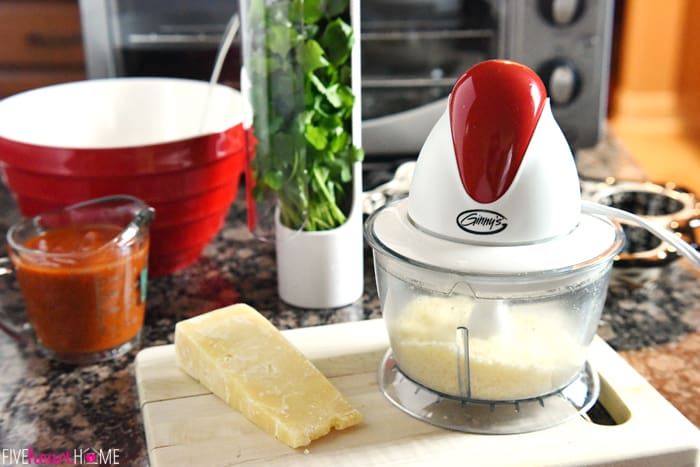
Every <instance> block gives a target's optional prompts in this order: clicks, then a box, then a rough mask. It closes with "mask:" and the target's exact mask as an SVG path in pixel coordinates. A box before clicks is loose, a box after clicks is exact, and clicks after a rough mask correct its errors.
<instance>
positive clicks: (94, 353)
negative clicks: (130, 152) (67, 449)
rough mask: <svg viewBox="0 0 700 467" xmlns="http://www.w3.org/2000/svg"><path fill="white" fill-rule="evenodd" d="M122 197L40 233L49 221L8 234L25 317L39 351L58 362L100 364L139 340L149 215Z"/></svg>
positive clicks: (62, 218)
mask: <svg viewBox="0 0 700 467" xmlns="http://www.w3.org/2000/svg"><path fill="white" fill-rule="evenodd" d="M114 198H115V197H110V198H109V199H110V200H112V201H111V202H113V199H114ZM124 198H126V200H125V201H124V200H122V201H118V202H117V204H115V205H111V206H108V207H105V206H102V207H103V208H104V209H92V210H87V212H82V213H81V212H77V211H70V208H67V209H69V211H67V212H68V213H70V215H62V216H57V219H58V221H51V222H49V221H46V222H44V224H47V225H44V226H43V227H40V228H36V226H37V225H39V226H40V225H41V224H42V222H41V221H42V220H46V219H45V218H46V216H47V215H41V216H37V217H36V218H35V219H38V221H37V222H28V221H25V223H24V224H22V225H21V226H20V227H13V228H11V229H10V231H9V232H8V240H9V241H8V244H9V245H10V258H11V259H12V262H13V264H14V269H15V272H16V274H17V279H18V282H19V285H20V289H21V290H22V295H23V297H24V302H25V305H26V311H27V317H28V319H29V322H30V323H31V325H32V327H33V328H34V331H35V333H36V336H37V338H38V340H39V344H40V346H41V347H42V348H43V349H44V350H45V351H47V352H48V353H49V354H50V355H52V356H54V357H56V358H58V359H59V360H63V361H68V362H75V363H85V362H91V361H99V360H104V359H106V358H111V357H114V356H116V355H117V354H121V353H124V352H125V351H127V350H128V349H130V348H132V347H133V346H134V345H135V343H136V342H137V341H138V338H139V336H140V332H141V328H142V327H143V321H144V312H145V305H146V285H147V278H148V249H149V236H148V225H149V224H150V221H151V219H152V216H153V210H152V209H151V208H149V207H148V206H146V205H144V204H136V206H135V207H134V206H129V205H128V203H137V202H138V203H140V201H139V200H136V199H135V198H131V197H124ZM98 201H100V200H98ZM111 202H110V203H111ZM110 203H108V204H110ZM124 203H126V204H124ZM88 206H89V207H92V208H95V205H94V204H92V205H88ZM97 207H98V208H99V207H100V206H97ZM110 208H114V211H115V213H116V215H115V216H112V214H115V213H113V212H111V211H110ZM137 208H138V209H137ZM132 211H133V213H132ZM52 215H53V214H52ZM112 217H113V218H112ZM30 221H31V220H30Z"/></svg>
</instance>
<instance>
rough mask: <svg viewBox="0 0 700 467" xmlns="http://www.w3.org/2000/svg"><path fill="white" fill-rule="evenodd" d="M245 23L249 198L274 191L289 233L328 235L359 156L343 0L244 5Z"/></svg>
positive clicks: (256, 0) (347, 204)
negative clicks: (251, 150) (251, 148)
mask: <svg viewBox="0 0 700 467" xmlns="http://www.w3.org/2000/svg"><path fill="white" fill-rule="evenodd" d="M246 17H247V24H246V26H245V28H246V30H245V31H244V34H246V35H247V37H249V41H248V45H247V46H246V45H245V44H244V47H249V49H247V50H246V49H245V48H244V54H246V56H247V57H249V60H247V63H246V67H247V68H248V70H247V72H248V73H249V77H250V82H251V104H252V106H253V115H254V116H253V129H254V132H255V137H256V139H257V145H256V149H255V157H254V159H253V162H252V168H253V172H254V177H255V183H256V184H255V188H254V190H253V194H254V196H255V198H256V199H258V200H260V199H262V198H263V195H264V193H266V192H267V191H268V190H273V191H274V192H276V193H277V197H278V201H279V210H280V216H281V218H280V220H281V222H282V224H284V225H286V226H287V227H289V228H292V229H299V228H303V229H304V230H311V231H313V230H328V229H332V228H335V227H337V226H339V225H341V224H343V223H344V222H345V221H346V219H347V215H348V214H349V210H350V209H351V204H352V197H353V193H352V177H353V172H352V166H353V163H355V162H357V161H360V160H362V158H363V156H364V154H363V152H362V150H361V149H360V148H357V147H355V146H354V145H353V141H352V136H351V131H352V125H351V121H352V110H353V105H354V102H355V97H354V95H353V92H352V88H351V68H350V53H351V51H352V45H353V40H354V38H353V30H352V27H351V26H350V25H349V24H348V23H349V19H350V13H349V0H250V2H249V3H248V11H247V12H246ZM244 24H245V23H244Z"/></svg>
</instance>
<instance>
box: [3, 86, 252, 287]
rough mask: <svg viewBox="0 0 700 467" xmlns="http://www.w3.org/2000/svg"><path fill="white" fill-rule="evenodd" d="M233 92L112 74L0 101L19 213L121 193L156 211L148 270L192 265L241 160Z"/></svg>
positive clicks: (239, 113) (221, 213)
mask: <svg viewBox="0 0 700 467" xmlns="http://www.w3.org/2000/svg"><path fill="white" fill-rule="evenodd" d="M244 115H245V112H244V105H243V99H242V98H241V96H240V93H239V92H238V91H236V90H234V89H231V88H229V87H226V86H222V85H215V86H213V87H210V86H209V84H208V83H206V82H202V81H193V80H185V79H175V78H115V79H104V80H90V81H79V82H74V83H67V84H60V85H55V86H49V87H46V88H40V89H36V90H32V91H28V92H24V93H21V94H17V95H15V96H12V97H9V98H6V99H4V100H2V101H0V171H1V173H2V178H3V181H4V183H5V184H6V185H7V186H8V188H9V189H10V190H11V191H12V193H13V196H14V198H15V200H16V202H17V204H18V206H19V208H20V210H21V212H22V213H23V214H24V215H26V216H30V215H34V214H37V213H40V212H44V211H46V210H50V209H53V208H55V207H60V206H66V205H68V204H72V203H75V202H79V201H83V200H87V199H91V198H95V197H99V196H104V195H109V194H116V193H125V194H130V195H133V196H136V197H138V198H141V199H143V200H144V201H145V202H146V203H148V204H150V205H151V206H153V207H154V208H155V209H156V218H155V221H154V223H153V224H152V226H151V258H150V270H151V273H152V275H161V274H166V273H170V272H173V271H176V270H178V269H182V268H184V267H186V266H188V265H189V264H191V263H192V262H194V261H195V260H196V259H197V258H198V257H199V255H200V254H201V251H202V250H203V249H204V247H205V246H206V245H207V244H208V243H209V242H210V241H211V239H212V238H213V237H214V236H215V235H216V233H217V232H218V231H219V230H220V229H221V226H222V225H223V222H224V220H225V218H226V215H227V213H228V210H229V208H230V205H231V203H232V202H233V200H234V199H235V197H236V192H237V189H238V183H239V179H240V175H241V173H242V171H243V169H244V165H245V161H246V152H245V149H246V133H245V131H244V129H243V117H244Z"/></svg>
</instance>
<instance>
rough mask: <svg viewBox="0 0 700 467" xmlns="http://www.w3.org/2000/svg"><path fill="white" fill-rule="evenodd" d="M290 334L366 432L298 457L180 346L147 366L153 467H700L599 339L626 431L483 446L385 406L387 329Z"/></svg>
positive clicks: (333, 439)
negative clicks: (186, 367)
mask: <svg viewBox="0 0 700 467" xmlns="http://www.w3.org/2000/svg"><path fill="white" fill-rule="evenodd" d="M284 335H285V336H286V337H287V338H288V339H289V340H290V341H291V342H292V343H293V344H294V345H295V346H297V347H298V348H299V349H300V350H301V351H302V352H303V353H304V354H305V355H306V356H307V357H308V358H310V359H311V360H312V361H313V362H314V364H316V366H317V367H318V368H319V369H320V370H321V371H322V372H323V373H324V374H325V375H326V376H328V377H329V379H330V380H331V381H332V382H333V384H334V385H335V386H336V387H337V388H338V389H339V390H340V392H341V393H343V394H344V395H345V396H346V398H347V399H348V400H349V401H350V402H351V403H352V404H353V405H354V406H355V407H356V408H357V409H358V410H360V412H362V414H363V417H364V421H363V422H362V424H360V425H358V426H356V427H353V428H350V429H347V430H343V431H339V432H332V433H331V434H329V435H328V436H325V437H324V438H321V439H319V440H316V441H314V442H312V443H311V445H309V446H308V447H307V448H299V449H291V448H289V447H287V446H286V445H284V444H282V443H281V442H279V441H277V440H276V439H274V438H273V437H271V436H270V435H268V434H266V433H265V432H263V431H261V430H260V429H258V428H257V427H256V426H255V425H253V424H252V423H250V422H249V421H248V420H246V419H245V418H244V417H243V416H242V415H240V414H239V413H237V412H236V411H235V410H233V409H231V408H230V407H229V406H227V405H226V404H225V403H224V402H222V401H221V400H220V399H218V398H217V397H216V396H214V395H213V394H211V393H210V392H209V391H208V390H207V389H206V388H204V387H203V386H201V385H200V384H199V383H197V382H196V381H195V380H193V379H192V378H190V377H189V376H187V375H186V374H185V373H184V372H182V371H181V370H180V369H179V368H178V367H177V365H176V362H175V349H174V346H172V345H167V346H159V347H151V348H147V349H145V350H142V351H141V352H139V354H138V355H137V357H136V364H135V368H136V370H135V371H136V382H137V387H138V394H139V399H140V405H141V410H142V413H143V422H144V426H145V432H146V444H147V449H148V455H149V459H150V463H151V465H152V466H153V467H160V466H163V467H165V466H168V467H171V466H178V465H183V466H184V465H187V466H198V465H201V466H229V465H239V464H244V465H265V466H276V465H284V466H292V465H304V466H307V465H319V466H329V465H330V466H333V467H340V466H345V465H348V466H349V465H358V466H370V465H431V466H432V465H434V466H442V465H460V466H465V465H475V466H476V465H478V466H483V465H499V466H501V465H518V466H522V465H537V466H544V465H554V464H556V465H582V464H585V465H593V464H606V465H615V464H617V465H622V464H624V465H625V466H628V465H674V466H676V465H678V466H680V465H691V466H692V465H700V455H699V451H700V435H699V434H698V430H697V429H696V428H695V427H694V426H693V425H692V424H691V423H690V422H689V421H688V420H687V419H685V418H684V417H683V416H682V415H681V414H680V413H679V412H678V411H677V410H676V409H675V408H674V407H672V406H671V405H670V404H669V403H668V402H667V401H666V400H665V399H663V397H661V396H660V395H659V394H658V393H657V392H656V391H655V390H654V389H653V388H652V387H651V386H650V385H649V384H648V383H647V382H646V381H645V380H644V379H643V378H642V377H641V376H640V375H639V374H638V373H636V372H635V371H634V370H633V369H632V368H631V367H630V366H629V365H628V364H627V363H626V362H625V361H624V360H622V358H621V357H620V356H618V355H617V354H616V353H615V352H614V351H613V350H612V349H611V348H610V347H609V346H608V345H607V344H605V343H604V342H603V341H602V340H601V339H599V338H596V339H595V341H594V343H593V345H592V347H591V354H590V362H591V364H592V366H593V368H594V369H596V370H597V371H598V372H599V374H600V376H601V386H602V391H601V402H602V403H603V405H604V406H605V407H606V409H607V410H608V411H609V412H610V413H611V414H612V415H613V417H614V418H615V419H616V421H618V422H622V423H621V424H619V425H615V426H601V425H596V424H593V423H591V422H588V421H586V420H584V419H583V418H576V419H574V420H571V421H569V422H566V423H564V424H562V425H559V426H557V427H554V428H550V429H547V430H541V431H537V432H533V433H526V434H520V435H476V434H467V433H459V432H452V431H448V430H444V429H441V428H437V427H434V426H432V425H429V424H427V423H423V422H421V421H418V420H415V419H413V418H412V417H410V416H408V415H406V414H404V413H403V412H401V411H400V410H399V409H397V408H396V407H394V406H393V405H391V404H390V403H389V402H388V401H387V400H386V399H385V398H384V396H383V395H382V394H381V393H380V391H379V389H378V387H377V383H376V375H377V369H378V367H379V363H380V360H381V357H382V356H383V355H384V353H385V351H386V349H387V348H388V338H387V335H386V331H385V328H384V322H383V321H382V320H381V319H379V320H369V321H359V322H352V323H343V324H334V325H328V326H319V327H311V328H300V329H294V330H289V331H284Z"/></svg>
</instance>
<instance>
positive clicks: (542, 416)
mask: <svg viewBox="0 0 700 467" xmlns="http://www.w3.org/2000/svg"><path fill="white" fill-rule="evenodd" d="M581 206H582V202H581V193H580V187H579V179H578V174H577V171H576V166H575V162H574V157H573V155H572V153H571V150H570V148H569V145H568V144H567V141H566V139H565V137H564V135H563V133H562V131H561V129H560V128H559V126H558V125H557V123H556V121H555V120H554V117H553V115H552V112H551V107H550V103H549V100H548V98H547V94H546V90H545V87H544V85H543V83H542V81H541V80H540V78H539V77H538V76H537V74H535V73H534V72H533V71H532V70H530V69H529V68H527V67H525V66H524V65H521V64H518V63H515V62H512V61H507V60H489V61H485V62H481V63H479V64H477V65H475V66H474V67H472V68H470V69H469V70H467V72H466V73H464V74H463V75H462V76H461V77H460V78H459V79H458V81H457V82H456V84H455V85H454V88H453V91H452V94H451V96H450V99H449V102H448V104H447V108H446V109H445V112H444V113H443V115H442V116H441V118H440V119H439V120H438V122H437V123H436V124H435V126H434V128H433V129H432V131H431V132H430V134H429V136H428V138H427V139H426V141H425V143H424V145H423V148H422V150H421V152H420V154H419V157H418V160H417V163H416V166H415V171H414V174H413V178H412V182H411V187H410V190H409V194H408V196H407V197H405V198H403V199H400V200H398V201H396V202H393V203H390V204H388V205H386V206H384V207H382V208H381V209H379V210H377V211H375V212H374V213H373V214H372V215H371V216H370V217H369V218H368V219H367V221H366V224H365V236H366V238H367V241H368V243H369V244H370V245H371V247H372V249H373V253H374V266H375V272H376V278H377V289H378V293H379V298H380V301H381V305H382V312H383V316H384V320H385V323H386V327H387V331H388V335H389V340H390V344H391V346H390V349H389V351H388V352H387V354H386V356H385V358H384V359H383V361H382V364H381V367H380V369H379V375H378V377H379V386H380V388H381V389H382V391H383V392H384V394H385V395H386V396H387V397H388V399H389V400H390V401H391V402H392V403H394V404H395V405H396V406H398V407H399V408H401V409H402V410H404V411H406V412H407V413H409V414H411V415H413V416H414V417H417V418H420V419H422V420H425V421H427V422H429V423H432V424H435V425H438V426H442V427H445V428H450V429H454V430H460V431H466V432H476V433H522V432H528V431H533V430H538V429H543V428H547V427H550V426H553V425H556V424H559V423H562V422H564V421H566V420H568V419H570V418H572V417H574V416H576V415H578V414H580V413H582V412H585V411H586V410H588V409H589V408H590V407H591V406H592V405H593V403H594V402H595V401H596V399H597V397H598V393H599V381H598V376H597V373H596V372H595V371H594V369H592V368H591V367H590V365H589V364H588V363H587V350H588V347H589V345H590V344H591V341H592V339H593V337H594V335H595V332H596V330H597V325H598V322H599V319H600V315H601V312H602V309H603V305H604V302H605V298H606V292H607V286H608V281H609V278H610V273H611V268H612V262H613V259H614V258H615V255H616V254H617V253H618V252H620V250H621V248H622V246H623V243H624V235H623V231H622V228H621V227H620V225H619V224H618V223H616V222H614V221H612V220H610V219H609V218H608V217H607V216H599V215H593V214H588V213H585V212H582V209H581Z"/></svg>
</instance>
